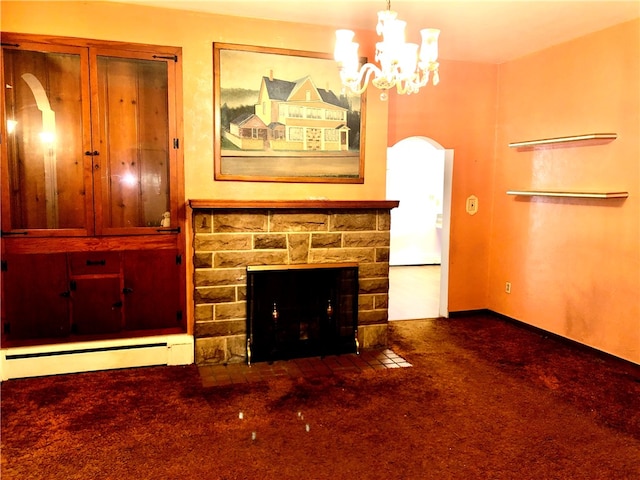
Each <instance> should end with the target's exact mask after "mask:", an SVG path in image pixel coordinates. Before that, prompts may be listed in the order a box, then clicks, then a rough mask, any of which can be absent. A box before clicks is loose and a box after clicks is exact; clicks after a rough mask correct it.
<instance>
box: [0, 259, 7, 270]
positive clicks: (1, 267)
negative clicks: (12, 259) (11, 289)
mask: <svg viewBox="0 0 640 480" xmlns="http://www.w3.org/2000/svg"><path fill="white" fill-rule="evenodd" d="M7 268H8V267H7V261H6V260H2V261H1V262H0V271H3V272H6V271H7Z"/></svg>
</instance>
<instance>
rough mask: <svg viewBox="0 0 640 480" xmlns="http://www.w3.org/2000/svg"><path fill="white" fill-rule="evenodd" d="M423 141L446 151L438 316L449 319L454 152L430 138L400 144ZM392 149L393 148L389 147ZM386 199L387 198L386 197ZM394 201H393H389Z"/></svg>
mask: <svg viewBox="0 0 640 480" xmlns="http://www.w3.org/2000/svg"><path fill="white" fill-rule="evenodd" d="M416 139H421V140H424V141H426V142H427V143H429V144H430V145H431V146H433V147H434V148H436V149H437V150H444V179H443V182H444V188H443V198H442V238H441V242H442V243H441V245H442V251H441V263H440V301H439V306H438V315H439V316H440V317H444V318H448V317H449V246H450V241H449V237H450V233H451V190H452V185H453V150H452V149H445V148H444V147H443V146H442V145H440V144H439V143H438V142H436V141H435V140H433V139H431V138H429V137H423V136H415V137H407V138H404V139H402V140H400V141H399V142H397V143H396V144H395V145H393V146H394V147H395V146H396V145H398V143H400V142H403V141H415V140H416ZM389 148H392V147H389ZM385 198H386V197H385ZM389 200H393V199H389Z"/></svg>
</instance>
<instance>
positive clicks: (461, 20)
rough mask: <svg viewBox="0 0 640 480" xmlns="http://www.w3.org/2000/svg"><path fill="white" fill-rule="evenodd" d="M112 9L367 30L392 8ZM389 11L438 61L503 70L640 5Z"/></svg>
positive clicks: (291, 1)
mask: <svg viewBox="0 0 640 480" xmlns="http://www.w3.org/2000/svg"><path fill="white" fill-rule="evenodd" d="M109 1H116V2H120V3H136V4H144V5H149V6H155V7H162V8H172V9H180V10H191V11H199V12H208V13H215V14H222V15H233V16H241V17H255V18H263V19H270V20H283V21H289V22H297V23H308V24H318V25H329V26H332V27H335V28H350V29H369V30H373V29H374V28H375V24H376V21H377V11H378V10H384V9H386V8H387V5H386V0H315V1H313V0H109ZM391 8H392V10H395V11H397V12H398V17H399V18H400V19H401V20H406V21H407V37H408V39H409V40H410V41H416V42H417V41H418V39H419V33H418V31H419V30H420V28H426V27H431V28H439V29H440V30H441V31H442V32H441V34H440V58H443V59H448V60H464V61H476V62H482V63H503V62H505V61H508V60H512V59H514V58H518V57H521V56H523V55H526V54H529V53H532V52H535V51H538V50H541V49H544V48H546V47H549V46H551V45H555V44H557V43H561V42H564V41H567V40H570V39H572V38H576V37H580V36H582V35H586V34H588V33H591V32H595V31H598V30H602V29H604V28H607V27H609V26H612V25H616V24H618V23H622V22H625V21H627V20H631V19H634V18H637V17H640V0H626V1H615V0H613V1H607V0H605V1H591V0H587V1H580V0H568V1H527V0H497V1H496V0H494V1H483V0H466V1H449V0H427V1H424V0H394V1H392V2H391ZM356 41H357V39H356ZM638 41H640V38H639V39H638Z"/></svg>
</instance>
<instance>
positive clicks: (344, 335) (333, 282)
mask: <svg viewBox="0 0 640 480" xmlns="http://www.w3.org/2000/svg"><path fill="white" fill-rule="evenodd" d="M357 328H358V265H357V264H356V263H342V264H305V265H277V266H274V265H268V266H263V265H261V266H249V267H247V362H248V363H251V362H261V361H268V362H272V361H275V360H286V359H291V358H302V357H315V356H325V355H339V354H342V353H353V352H357V350H358V341H357V334H358V331H357Z"/></svg>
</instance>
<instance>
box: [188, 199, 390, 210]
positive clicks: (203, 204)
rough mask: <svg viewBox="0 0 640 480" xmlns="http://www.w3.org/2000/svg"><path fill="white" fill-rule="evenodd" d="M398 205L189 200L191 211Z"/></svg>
mask: <svg viewBox="0 0 640 480" xmlns="http://www.w3.org/2000/svg"><path fill="white" fill-rule="evenodd" d="M399 204H400V202H399V201H398V200H206V199H204V200H202V199H197V200H189V206H190V207H191V208H193V209H233V208H238V209H253V208H258V209H265V208H266V209H292V208H299V209H305V210H307V209H308V210H314V209H322V210H326V209H332V210H360V209H362V210H367V209H383V210H391V209H393V208H396V207H398V205H399Z"/></svg>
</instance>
